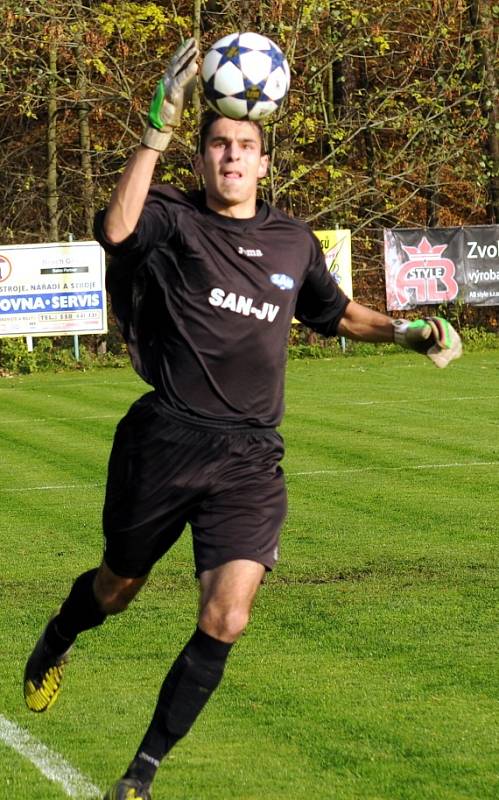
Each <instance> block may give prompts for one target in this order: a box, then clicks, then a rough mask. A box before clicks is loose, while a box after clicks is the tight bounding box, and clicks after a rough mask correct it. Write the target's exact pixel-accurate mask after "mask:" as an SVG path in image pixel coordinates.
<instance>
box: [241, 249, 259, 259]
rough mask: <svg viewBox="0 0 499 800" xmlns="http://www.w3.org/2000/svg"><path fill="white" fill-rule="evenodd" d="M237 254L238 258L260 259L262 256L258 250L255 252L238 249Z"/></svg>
mask: <svg viewBox="0 0 499 800" xmlns="http://www.w3.org/2000/svg"><path fill="white" fill-rule="evenodd" d="M237 252H238V253H239V255H240V256H253V258H261V257H262V256H263V253H262V251H261V250H260V248H257V249H256V250H251V249H247V248H245V247H238V248H237Z"/></svg>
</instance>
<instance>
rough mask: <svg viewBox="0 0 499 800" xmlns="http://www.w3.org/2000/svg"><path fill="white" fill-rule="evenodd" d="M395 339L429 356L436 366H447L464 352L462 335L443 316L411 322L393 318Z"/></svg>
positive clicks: (403, 345)
mask: <svg viewBox="0 0 499 800" xmlns="http://www.w3.org/2000/svg"><path fill="white" fill-rule="evenodd" d="M393 341H394V342H395V343H396V344H400V345H401V346H402V347H407V348H408V349H409V350H415V351H416V352H417V353H422V354H423V355H426V356H428V358H429V359H431V361H433V363H434V364H435V366H436V367H440V368H443V367H446V366H447V364H449V363H450V362H451V361H453V360H454V359H455V358H459V356H460V355H461V353H462V352H463V346H462V344H461V337H460V336H459V334H458V333H457V332H456V331H455V330H454V328H453V327H452V325H451V324H450V323H449V322H447V320H446V319H443V318H442V317H425V318H424V319H416V320H414V321H413V322H409V321H408V320H406V319H394V320H393Z"/></svg>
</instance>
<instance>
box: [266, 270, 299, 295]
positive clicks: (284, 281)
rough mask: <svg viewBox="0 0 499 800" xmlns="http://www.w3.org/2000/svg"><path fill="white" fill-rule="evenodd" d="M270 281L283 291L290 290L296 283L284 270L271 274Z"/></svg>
mask: <svg viewBox="0 0 499 800" xmlns="http://www.w3.org/2000/svg"><path fill="white" fill-rule="evenodd" d="M270 282H271V283H273V284H274V286H277V288H278V289H281V290H282V291H283V292H290V291H291V289H292V288H293V287H294V285H295V282H294V279H293V278H292V277H291V275H285V274H284V272H274V274H273V275H271V276H270Z"/></svg>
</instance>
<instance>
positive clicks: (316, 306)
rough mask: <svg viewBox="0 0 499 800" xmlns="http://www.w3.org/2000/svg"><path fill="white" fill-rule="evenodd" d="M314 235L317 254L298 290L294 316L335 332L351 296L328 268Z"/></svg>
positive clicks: (317, 328) (329, 333) (331, 333)
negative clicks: (343, 289)
mask: <svg viewBox="0 0 499 800" xmlns="http://www.w3.org/2000/svg"><path fill="white" fill-rule="evenodd" d="M311 236H312V237H313V240H314V241H313V245H312V246H313V249H314V256H313V259H312V263H311V265H310V268H309V271H308V273H307V275H306V278H305V280H304V282H303V285H302V287H301V289H300V291H299V293H298V299H297V302H296V309H295V317H296V318H297V319H298V320H300V322H303V324H304V325H306V326H307V327H308V328H311V329H312V330H313V331H316V332H317V333H320V334H322V335H323V336H335V335H336V331H337V328H338V324H339V322H340V320H341V318H342V317H343V315H344V313H345V309H346V307H347V305H348V303H349V302H350V299H349V298H348V297H347V295H346V294H345V293H344V292H343V291H342V289H340V287H339V286H338V283H337V281H336V279H335V277H334V275H332V274H331V273H330V272H329V271H328V268H327V265H326V261H325V258H324V255H323V253H322V250H321V246H320V243H319V241H318V240H316V237H315V236H314V235H313V234H311Z"/></svg>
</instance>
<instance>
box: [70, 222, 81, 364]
mask: <svg viewBox="0 0 499 800" xmlns="http://www.w3.org/2000/svg"><path fill="white" fill-rule="evenodd" d="M72 241H73V234H72V233H68V242H72ZM73 350H74V354H75V361H79V360H80V340H79V338H78V334H77V333H75V334H74V336H73Z"/></svg>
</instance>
